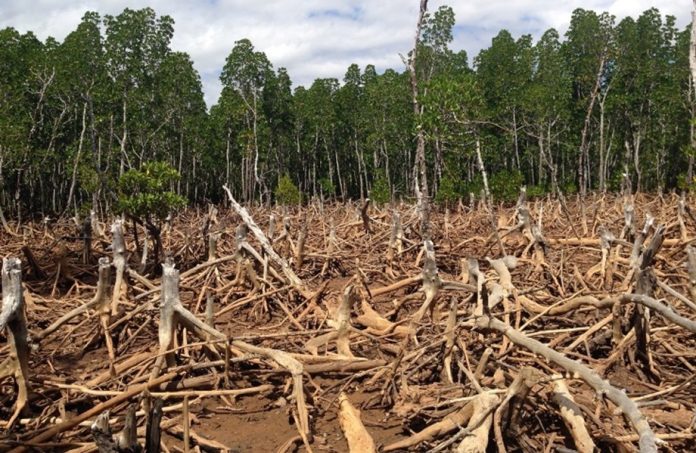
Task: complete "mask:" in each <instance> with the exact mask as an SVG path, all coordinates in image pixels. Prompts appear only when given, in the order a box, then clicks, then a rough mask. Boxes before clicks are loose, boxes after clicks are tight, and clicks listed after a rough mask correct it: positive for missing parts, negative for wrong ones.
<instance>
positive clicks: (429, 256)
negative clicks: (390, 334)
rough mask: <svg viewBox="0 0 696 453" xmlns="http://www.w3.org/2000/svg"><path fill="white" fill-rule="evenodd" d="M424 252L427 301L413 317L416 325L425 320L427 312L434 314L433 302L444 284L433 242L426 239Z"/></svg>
mask: <svg viewBox="0 0 696 453" xmlns="http://www.w3.org/2000/svg"><path fill="white" fill-rule="evenodd" d="M423 250H424V252H425V259H424V262H423V272H422V275H423V292H424V293H425V300H424V301H423V305H421V307H420V308H419V309H418V312H416V314H415V315H414V316H413V321H414V322H416V323H418V322H420V320H421V319H423V316H424V315H425V312H426V311H428V310H430V313H431V314H432V312H433V308H434V306H433V302H434V301H435V298H436V297H437V294H438V292H439V290H440V286H441V283H442V282H441V281H440V277H439V275H438V270H437V262H436V261H435V247H434V246H433V243H432V241H430V240H429V239H426V240H425V241H424V242H423Z"/></svg>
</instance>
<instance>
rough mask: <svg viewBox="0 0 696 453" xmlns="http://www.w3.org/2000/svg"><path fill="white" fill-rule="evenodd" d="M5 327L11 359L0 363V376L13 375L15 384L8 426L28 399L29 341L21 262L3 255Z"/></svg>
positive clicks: (0, 322) (1, 316) (0, 316)
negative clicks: (13, 405)
mask: <svg viewBox="0 0 696 453" xmlns="http://www.w3.org/2000/svg"><path fill="white" fill-rule="evenodd" d="M5 327H7V340H8V342H9V344H10V360H9V361H7V362H4V363H3V364H2V365H1V366H0V379H2V378H4V377H6V376H13V377H14V380H15V383H16V385H17V399H16V400H15V410H14V412H13V414H12V417H10V420H9V421H8V422H7V426H8V427H11V426H12V425H13V424H14V422H15V421H16V420H17V417H19V415H20V414H22V412H24V410H25V408H26V406H27V403H28V402H29V344H28V341H27V336H28V331H27V318H26V314H25V307H24V294H23V291H22V262H21V261H20V260H19V258H5V259H4V260H3V262H2V311H1V312H0V330H2V329H4V328H5Z"/></svg>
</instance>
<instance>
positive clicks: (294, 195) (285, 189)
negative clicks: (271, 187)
mask: <svg viewBox="0 0 696 453" xmlns="http://www.w3.org/2000/svg"><path fill="white" fill-rule="evenodd" d="M274 194H275V198H276V202H278V204H282V205H297V204H300V201H301V200H302V195H301V194H300V189H298V188H297V186H296V185H295V183H294V182H292V179H290V176H289V175H287V174H285V175H283V176H281V177H280V179H278V185H277V186H276V188H275V191H274Z"/></svg>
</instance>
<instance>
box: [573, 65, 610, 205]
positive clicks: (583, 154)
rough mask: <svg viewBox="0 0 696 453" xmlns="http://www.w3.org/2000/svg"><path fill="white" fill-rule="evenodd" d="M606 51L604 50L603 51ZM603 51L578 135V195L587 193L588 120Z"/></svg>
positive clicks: (596, 90)
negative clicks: (579, 134) (580, 133)
mask: <svg viewBox="0 0 696 453" xmlns="http://www.w3.org/2000/svg"><path fill="white" fill-rule="evenodd" d="M605 52H606V51H605ZM605 52H603V53H602V57H601V58H600V59H599V68H598V69H597V76H596V78H595V85H594V88H593V89H592V92H591V93H590V103H589V105H588V106H587V112H586V113H585V122H584V124H583V126H582V135H581V136H580V152H579V154H578V186H579V187H578V189H579V190H580V195H581V196H585V194H586V193H587V179H588V178H587V175H586V174H585V167H586V165H587V164H588V160H589V159H588V157H589V147H590V146H589V141H588V133H589V130H590V120H591V118H592V110H593V109H594V104H595V100H596V99H597V95H598V94H599V88H600V84H601V81H602V73H603V72H604V62H605V58H606V57H605Z"/></svg>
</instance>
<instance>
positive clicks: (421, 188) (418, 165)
mask: <svg viewBox="0 0 696 453" xmlns="http://www.w3.org/2000/svg"><path fill="white" fill-rule="evenodd" d="M427 11H428V0H421V1H420V10H419V13H418V22H417V23H416V33H415V37H414V39H413V49H412V50H411V52H410V53H409V58H408V62H407V66H408V72H409V76H410V80H411V95H412V103H413V113H414V114H415V115H416V118H420V117H421V116H422V114H423V112H422V110H421V106H420V102H419V101H418V99H419V94H418V76H417V74H416V60H417V56H418V48H419V46H420V44H419V43H420V36H421V29H422V27H423V22H424V20H425V15H426V13H427ZM427 173H428V168H427V165H426V161H425V133H424V132H423V128H422V127H418V129H417V133H416V160H415V167H414V174H415V176H416V178H415V188H416V195H418V202H419V203H418V204H419V211H420V217H421V235H422V236H423V238H429V237H430V231H429V227H430V225H429V222H428V218H429V211H430V204H429V197H430V191H429V189H428V176H427Z"/></svg>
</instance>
